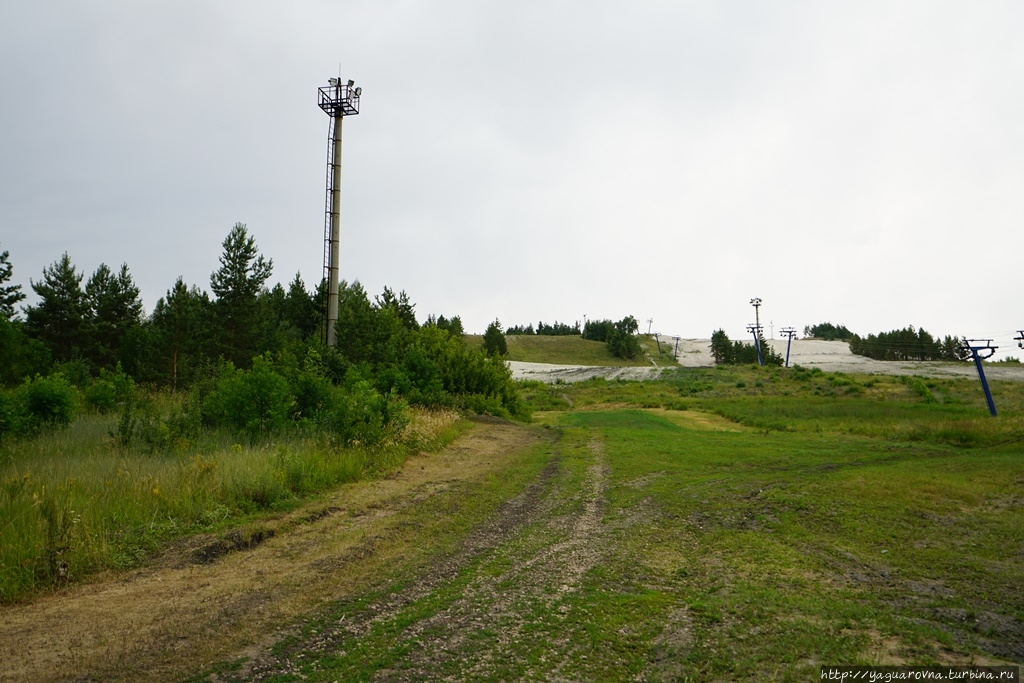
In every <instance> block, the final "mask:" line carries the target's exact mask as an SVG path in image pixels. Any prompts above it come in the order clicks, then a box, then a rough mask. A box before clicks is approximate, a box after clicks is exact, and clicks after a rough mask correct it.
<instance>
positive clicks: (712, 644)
mask: <svg viewBox="0 0 1024 683" xmlns="http://www.w3.org/2000/svg"><path fill="white" fill-rule="evenodd" d="M562 343H563V345H564V344H565V342H564V341H563V342H562ZM566 353H568V352H566ZM574 358H575V362H580V360H579V357H578V356H576V357H574ZM992 388H993V393H994V394H995V400H996V403H997V405H998V407H999V410H1000V415H999V417H997V418H992V417H990V416H989V415H988V413H987V410H986V408H985V402H984V398H983V396H982V395H981V391H980V388H979V386H978V383H977V382H976V381H969V380H966V379H925V378H915V377H909V378H905V377H886V376H858V375H847V374H843V373H824V372H821V371H818V370H807V369H804V368H791V369H783V368H759V367H748V366H744V367H717V368H699V369H676V370H672V371H670V372H668V373H666V374H665V375H664V376H663V378H662V379H659V380H657V381H646V382H626V381H607V380H601V379H598V380H590V381H587V382H581V383H579V384H575V385H564V384H562V385H545V384H541V383H539V382H529V383H524V384H523V392H524V395H525V397H526V398H527V400H528V401H529V403H530V404H531V405H532V406H533V408H534V410H535V412H534V424H532V425H521V426H518V427H515V428H514V429H516V430H519V431H518V432H515V433H517V434H518V433H521V434H522V435H523V441H524V443H527V442H528V443H529V444H530V445H529V447H526V446H524V447H523V449H522V450H516V449H514V448H511V447H508V448H506V450H505V451H501V452H497V451H493V452H490V453H489V454H487V455H486V456H481V457H486V458H487V459H488V460H489V461H490V462H491V463H492V464H493V466H494V467H496V468H497V469H496V470H495V472H494V473H493V474H491V475H488V476H487V477H486V478H484V479H481V480H479V481H475V482H469V481H466V482H464V483H462V484H459V485H458V486H453V487H450V488H449V487H446V486H444V485H438V486H436V487H434V488H430V487H427V488H423V489H417V491H420V493H417V494H416V496H414V497H411V498H408V499H402V500H401V501H400V502H399V503H394V502H393V503H387V504H382V507H380V508H379V510H380V512H381V514H382V515H383V516H381V517H380V519H381V520H386V523H387V524H388V525H390V526H387V527H386V528H383V529H382V530H380V531H378V532H375V535H374V536H373V537H372V543H370V544H369V545H367V546H366V547H367V548H369V549H370V550H367V552H366V553H364V554H358V555H351V556H349V555H346V556H345V559H344V561H343V562H342V560H340V559H339V560H338V563H339V565H338V566H343V567H348V569H343V570H338V571H343V572H351V575H352V576H363V575H366V576H371V577H372V578H369V579H361V580H360V582H356V583H354V584H352V585H351V586H350V588H349V589H348V592H347V593H345V594H344V595H343V596H342V597H336V598H332V599H331V600H329V601H326V602H324V603H323V604H322V606H321V607H320V608H318V609H316V610H314V611H312V612H309V613H308V614H306V615H305V616H304V617H302V619H301V620H299V621H298V622H296V623H292V624H289V625H288V627H289V635H288V636H286V637H283V638H281V639H280V640H279V641H278V642H277V643H276V644H274V645H272V646H270V647H269V648H266V649H265V650H263V651H260V652H257V654H255V655H253V654H252V652H253V651H252V650H249V651H247V652H248V654H245V655H244V656H243V655H241V654H239V653H235V654H233V655H232V656H228V657H225V659H224V661H223V662H221V663H220V664H216V665H214V666H213V667H208V666H204V667H203V668H202V671H199V672H195V671H194V670H193V671H192V673H194V674H195V675H194V678H193V679H192V680H195V681H212V680H218V681H229V680H239V681H241V680H263V681H282V682H283V681H294V680H311V681H332V680H370V679H383V680H417V679H443V678H452V679H459V680H513V679H515V680H538V681H542V680H552V679H560V680H623V681H625V680H693V681H731V680H762V679H763V680H783V681H804V680H808V679H811V678H813V679H815V680H816V679H817V678H818V676H819V671H820V667H821V666H822V665H826V664H914V665H925V664H1001V663H1014V664H1020V663H1022V662H1024V591H1021V588H1020V587H1021V586H1024V384H1022V383H1015V382H998V381H997V382H993V383H992ZM449 427H451V425H449ZM449 427H446V428H445V429H448V428H449ZM503 428H505V429H507V428H508V427H507V425H506V426H505V427H503ZM104 429H105V427H104V426H103V425H101V424H100V423H99V422H90V421H89V420H82V421H80V422H79V423H78V424H76V425H73V426H72V428H71V429H69V430H67V431H66V432H63V433H61V434H58V435H53V436H50V437H45V438H43V437H40V438H39V439H37V440H34V441H29V442H25V443H23V444H22V447H21V450H20V451H18V452H17V453H15V452H14V451H12V450H11V449H10V448H9V447H8V448H7V450H5V451H4V461H3V463H4V464H3V467H4V469H3V476H4V481H5V482H6V483H5V490H4V492H3V493H0V496H6V497H5V498H2V499H0V504H6V505H7V506H8V507H7V508H3V510H4V511H5V517H4V520H5V521H8V520H10V518H11V515H12V514H13V513H12V512H10V511H14V510H15V507H12V505H13V503H12V502H11V501H15V500H17V501H21V502H19V503H18V505H29V506H31V505H35V506H37V508H38V506H39V505H40V503H36V502H34V499H32V497H31V496H30V495H28V494H29V493H31V492H35V493H36V494H37V497H39V496H41V495H42V492H44V491H51V490H57V491H63V492H64V493H62V495H70V493H71V492H74V491H78V490H83V491H85V490H88V491H93V492H94V494H93V495H99V494H97V493H95V492H102V491H103V490H104V487H106V486H107V482H111V483H110V486H115V485H116V486H121V487H125V488H124V495H123V496H120V497H124V498H138V497H142V498H147V499H152V498H154V497H157V494H156V493H155V492H154V490H155V489H156V488H157V487H159V489H160V490H159V496H164V495H169V494H170V491H172V490H176V487H180V486H181V485H180V484H176V483H175V482H181V481H185V480H186V479H187V475H188V473H189V472H191V471H192V469H194V468H193V464H194V461H193V459H192V458H191V456H190V457H183V458H177V459H170V460H160V459H156V460H154V461H145V460H143V459H123V460H118V459H117V458H116V457H115V458H113V459H108V458H106V457H105V456H104V455H103V454H102V452H103V447H102V446H101V445H93V446H89V447H85V446H86V445H87V444H88V443H95V444H102V443H104V442H103V430H104ZM445 429H435V430H433V431H435V432H438V433H441V432H444V431H445ZM477 429H483V427H477ZM90 435H91V436H90ZM445 438H446V439H447V438H451V436H448V437H445ZM90 440H91V441H90ZM28 446H30V448H29V447H28ZM281 448H286V449H287V448H297V447H296V446H288V445H287V444H284V445H283V446H282V445H275V446H273V447H271V446H267V447H265V448H264V447H262V446H261V447H256V448H253V449H252V450H247V451H246V456H245V460H244V462H245V463H247V465H246V466H247V467H252V468H263V469H264V470H265V471H266V472H267V473H268V474H267V476H266V477H264V479H265V480H266V481H280V482H282V484H281V485H282V486H284V485H285V483H286V481H287V476H288V475H287V468H286V467H284V466H283V465H282V464H281V463H282V460H281V456H280V455H279V454H280V452H281ZM107 449H108V450H109V444H107ZM239 450H240V449H239V448H233V447H232V445H231V444H227V443H225V444H222V446H221V447H215V446H212V445H211V446H210V451H209V454H208V455H204V456H203V460H202V462H207V458H209V459H210V461H211V462H212V461H216V463H217V464H216V467H215V468H214V470H213V471H215V472H217V473H218V476H226V474H227V473H228V472H229V471H232V470H233V468H234V467H236V465H233V464H232V463H233V462H235V461H234V460H233V458H234V457H235V456H238V455H239V453H238V451H239ZM307 450H308V449H307ZM309 466H312V465H309ZM190 468H192V469H190ZM502 468H504V469H502ZM23 471H24V472H26V473H28V474H29V475H30V476H29V478H28V479H24V477H23V476H22V472H23ZM122 472H124V474H122ZM296 476H297V475H296ZM119 477H120V478H122V479H124V480H125V481H129V480H130V481H131V482H132V485H131V486H130V487H128V486H126V484H119V483H117V482H118V481H119ZM158 478H159V481H157V480H158ZM183 478H184V479H183ZM23 479H24V481H26V482H31V483H32V485H33V486H36V488H35V489H32V491H29V490H28V489H25V490H24V491H23V490H22V489H21V488H19V487H21V486H22V484H21V483H19V482H21V481H22V480H23ZM236 479H238V480H239V481H241V480H244V477H242V478H241V479H239V478H238V477H230V478H228V479H225V480H223V481H222V482H221V483H220V484H219V488H217V490H225V487H226V486H228V484H227V482H228V481H229V480H230V481H234V480H236ZM323 485H325V486H330V484H329V483H326V484H323ZM25 486H28V484H27V483H26V484H25ZM52 487H55V488H52ZM188 490H190V489H189V488H183V489H182V491H186V492H187V491H188ZM192 490H205V489H195V487H193V488H192ZM431 491H433V493H431ZM165 492H167V493H165ZM75 495H78V494H75ZM181 495H183V494H175V498H176V499H179V498H181ZM101 497H102V496H101ZM109 498H110V500H111V502H110V503H109V507H107V508H105V509H104V512H103V513H102V516H109V517H112V518H113V519H117V515H118V514H120V513H118V512H117V508H116V506H115V505H114V502H113V501H116V500H117V499H118V498H119V496H118V495H115V494H113V493H112V494H110V495H109ZM283 500H285V501H291V502H289V503H288V504H300V503H301V500H296V499H295V498H293V497H287V498H285V499H283ZM2 501H7V502H6V503H3V502H2ZM81 505H82V504H81V503H77V502H76V503H74V504H73V506H72V507H73V509H74V510H76V511H77V510H80V509H84V508H82V507H80V506H81ZM389 506H391V507H389ZM17 509H18V510H21V512H19V513H18V514H25V515H28V514H35V515H38V519H39V520H40V521H39V522H38V524H40V525H42V526H41V527H40V528H41V529H43V531H44V532H45V528H46V524H47V522H46V521H45V520H46V517H45V515H44V514H43V513H42V512H41V510H37V509H36V508H32V509H31V510H30V508H29V507H25V508H24V509H22V508H17ZM147 509H149V510H155V511H156V512H155V513H154V515H153V523H154V524H160V523H164V522H163V520H164V517H163V516H162V514H163V512H162V511H163V510H164V509H169V508H160V507H156V508H152V507H151V508H147ZM375 509H376V508H375ZM385 513H386V514H385ZM75 514H78V512H76V513H75ZM147 514H148V513H147ZM57 521H58V522H59V520H57ZM228 522H230V520H228ZM228 522H224V523H225V524H226V523H228ZM105 523H109V522H105ZM311 523H312V522H311ZM381 523H382V524H383V523H385V522H384V521H382V522H381ZM73 526H74V528H75V529H76V530H77V531H76V533H79V534H84V536H82V535H80V536H76V539H78V541H81V539H82V538H84V537H86V536H89V535H90V534H98V533H100V532H99V531H92V529H94V528H95V529H99V527H95V526H90V525H88V524H86V523H85V521H84V520H83V521H81V522H78V521H75V522H74V523H73ZM142 527H143V528H145V525H144V524H143V525H142ZM87 529H89V530H90V531H89V532H88V533H85V532H86V530H87ZM8 533H9V531H8V529H6V528H5V543H6V539H7V538H10V536H9V535H8ZM41 538H42V539H43V540H42V541H37V543H38V542H44V543H45V542H50V541H47V540H46V537H45V533H44V536H43V537H41ZM58 540H59V539H58ZM378 557H387V558H389V559H388V561H387V562H386V563H384V562H381V561H379V560H378V559H376V558H378ZM4 561H5V562H8V560H6V559H5V560H4ZM346 563H347V564H346ZM369 568H372V571H371V570H370V569H369ZM346 575H347V574H346ZM183 656H184V655H183ZM182 666H185V667H187V666H188V663H187V662H186V663H184V664H182ZM192 666H195V665H192Z"/></svg>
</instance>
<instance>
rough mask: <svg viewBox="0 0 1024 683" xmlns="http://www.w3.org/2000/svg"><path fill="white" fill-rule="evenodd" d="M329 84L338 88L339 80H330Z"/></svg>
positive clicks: (328, 80)
mask: <svg viewBox="0 0 1024 683" xmlns="http://www.w3.org/2000/svg"><path fill="white" fill-rule="evenodd" d="M327 82H328V83H329V84H330V85H332V86H334V87H337V85H338V79H337V78H328V79H327Z"/></svg>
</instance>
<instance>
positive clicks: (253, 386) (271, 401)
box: [211, 356, 292, 436]
mask: <svg viewBox="0 0 1024 683" xmlns="http://www.w3.org/2000/svg"><path fill="white" fill-rule="evenodd" d="M232 370H234V369H233V368H232ZM211 398H212V397H211ZM216 400H217V401H219V403H220V406H219V411H218V412H219V414H220V415H221V416H222V419H223V420H224V423H225V424H226V425H228V426H231V427H234V428H236V429H240V430H243V431H245V432H248V433H249V434H250V435H252V436H255V435H257V434H261V433H268V432H273V431H277V430H280V429H281V428H282V427H284V425H285V424H287V423H288V418H289V409H290V408H291V405H292V394H291V390H290V388H289V387H288V382H287V380H285V378H284V377H282V376H281V375H279V374H278V373H277V372H275V371H274V369H273V368H272V367H271V364H270V362H269V361H268V360H267V359H266V358H264V357H263V356H257V357H256V358H254V359H253V365H252V370H248V371H241V370H234V371H233V372H230V371H229V372H225V373H224V374H223V375H222V377H221V380H220V382H218V385H217V391H216Z"/></svg>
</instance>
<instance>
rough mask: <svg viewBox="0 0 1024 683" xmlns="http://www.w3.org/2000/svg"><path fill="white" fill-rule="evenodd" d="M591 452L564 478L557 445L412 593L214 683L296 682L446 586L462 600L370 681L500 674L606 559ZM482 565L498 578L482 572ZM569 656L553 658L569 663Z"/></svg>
mask: <svg viewBox="0 0 1024 683" xmlns="http://www.w3.org/2000/svg"><path fill="white" fill-rule="evenodd" d="M588 447H589V453H590V461H589V463H588V464H587V467H586V469H585V471H583V472H576V473H570V472H567V471H566V468H565V467H564V462H563V458H562V455H561V444H559V445H556V446H555V448H554V450H553V453H552V457H551V460H550V462H549V463H548V465H547V466H546V467H545V469H544V470H543V471H542V472H541V474H540V475H539V476H538V478H537V479H536V480H535V481H534V482H533V483H532V484H531V485H530V486H528V487H527V488H526V489H525V490H524V491H522V492H521V493H520V494H519V495H517V496H516V497H514V498H512V499H511V500H509V501H508V502H506V503H505V504H504V505H503V506H502V507H501V508H500V510H499V512H498V513H497V514H496V515H495V516H494V517H493V518H492V519H491V521H490V522H488V523H487V524H485V525H482V526H480V527H478V528H477V529H476V530H475V531H474V532H472V533H471V534H470V536H469V537H468V538H467V539H466V541H465V542H464V544H463V546H462V547H461V549H460V550H459V551H458V552H457V553H455V554H454V555H452V556H449V557H448V558H446V559H444V560H443V561H441V562H438V563H437V564H436V565H434V566H433V567H432V568H431V569H430V570H429V571H428V572H427V573H426V574H425V575H424V576H421V577H420V578H418V579H417V580H416V581H415V582H414V583H412V584H411V585H409V586H407V587H405V588H404V589H403V590H401V591H399V592H396V593H393V594H391V595H388V596H387V597H385V598H382V599H380V600H378V601H375V602H373V603H372V604H370V605H368V606H365V607H364V608H363V609H360V610H358V611H357V612H355V613H349V614H345V615H344V616H343V617H341V618H340V619H338V620H337V621H336V622H335V623H334V624H332V625H331V626H330V627H329V628H327V629H325V630H322V631H321V632H320V633H319V634H317V635H316V636H314V637H312V638H310V639H308V640H305V641H302V642H292V643H290V644H289V645H288V646H287V647H286V648H284V649H283V651H281V650H279V651H278V653H277V654H270V653H265V654H264V655H263V656H260V657H257V658H256V659H254V660H252V661H251V662H250V663H249V664H248V665H247V666H245V667H244V668H243V670H242V671H240V672H238V674H237V675H238V676H239V678H238V679H235V678H233V677H230V676H225V677H223V678H221V679H220V680H254V681H261V680H267V679H269V678H271V677H275V676H280V675H282V674H297V673H299V665H300V663H301V662H302V661H303V660H305V661H309V659H310V658H318V657H323V656H325V655H327V656H329V655H332V654H338V655H340V656H343V655H344V653H345V652H346V651H348V650H351V649H352V648H356V647H358V646H359V643H360V641H361V639H363V638H365V637H367V635H368V634H369V633H371V632H372V631H373V630H374V628H375V627H379V626H380V625H382V624H386V623H388V622H393V621H394V620H396V619H397V618H401V615H402V613H403V611H405V610H407V609H408V608H409V607H410V606H412V605H414V604H415V603H417V602H418V601H420V600H423V599H424V598H427V597H428V596H430V595H431V594H434V593H437V592H439V591H444V590H450V589H451V588H452V586H453V585H459V586H461V587H460V588H459V596H458V597H457V598H456V599H454V600H453V601H451V602H450V604H448V605H447V607H446V608H445V609H442V610H440V611H437V612H436V613H433V614H432V615H430V616H428V617H426V618H421V619H417V620H414V621H412V623H410V624H409V625H408V626H406V627H405V628H404V629H402V630H401V632H400V634H398V635H397V638H396V641H400V642H401V643H403V644H405V645H406V646H407V648H408V649H407V652H406V654H405V655H404V657H403V658H402V662H401V669H400V670H389V669H381V670H378V671H377V672H376V675H375V680H384V681H386V680H416V679H424V678H427V679H435V680H436V679H444V678H445V677H446V675H447V676H451V675H452V674H451V672H452V671H453V670H455V671H458V674H457V676H458V677H471V678H486V677H488V673H489V672H491V671H495V670H500V669H501V662H503V661H507V660H508V659H509V658H514V657H515V650H516V647H517V644H518V643H520V642H521V641H522V640H523V639H524V638H529V637H530V636H529V635H528V634H529V631H530V630H531V628H532V627H534V626H536V624H537V622H538V620H544V619H550V618H552V616H554V618H556V619H557V618H558V616H559V615H560V614H564V613H565V612H566V611H568V609H569V608H568V607H567V606H566V604H565V603H566V601H567V600H568V599H570V598H571V596H572V595H573V594H574V593H575V592H577V591H579V590H580V586H581V582H582V579H583V577H584V575H585V574H586V572H587V571H588V570H590V569H591V568H593V567H594V566H595V565H596V564H598V563H599V562H600V561H601V559H602V557H603V556H604V555H605V553H606V551H607V546H608V543H607V537H606V536H607V534H606V530H605V529H604V528H603V526H602V518H603V516H604V512H605V510H606V508H607V500H606V497H605V492H606V488H607V479H608V467H607V465H606V464H605V458H604V452H603V449H602V447H601V444H600V443H599V442H597V441H591V442H590V443H589V444H588ZM484 565H487V566H489V567H492V568H493V567H501V568H502V570H501V571H497V572H496V571H494V570H493V569H492V570H489V571H481V567H482V566H484ZM480 632H493V633H495V634H499V635H498V636H497V637H496V638H494V639H493V641H492V642H490V643H489V646H488V647H487V648H485V649H483V650H479V649H478V648H477V647H476V644H474V643H473V642H471V636H472V635H473V634H478V633H480ZM566 635H567V637H566V639H565V646H566V648H568V649H570V650H571V648H572V647H573V646H571V645H569V643H570V642H572V641H574V640H576V639H574V638H571V637H568V636H569V635H571V634H566ZM555 649H556V650H557V649H558V648H557V647H556V648H555ZM571 655H572V652H570V651H565V652H561V653H560V656H562V657H565V658H566V659H568V657H570V656H571ZM556 656H559V655H556ZM557 670H558V666H557V664H556V665H555V667H554V672H555V673H556V674H557ZM549 671H550V669H549Z"/></svg>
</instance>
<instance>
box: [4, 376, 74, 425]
mask: <svg viewBox="0 0 1024 683" xmlns="http://www.w3.org/2000/svg"><path fill="white" fill-rule="evenodd" d="M19 392H20V394H21V398H22V401H23V405H24V410H25V417H26V419H27V421H28V423H29V425H30V426H31V427H32V428H36V429H38V428H40V427H43V426H47V425H52V426H59V427H63V426H65V425H67V424H69V423H70V422H71V420H72V419H73V418H74V417H75V413H76V409H77V406H78V391H77V390H76V389H75V387H73V386H71V384H70V383H69V382H68V381H67V380H66V379H64V377H63V376H62V375H59V374H58V375H50V376H49V377H38V376H37V377H35V378H34V379H33V380H31V381H30V382H26V383H25V384H23V385H22V386H21V388H20V389H19Z"/></svg>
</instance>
